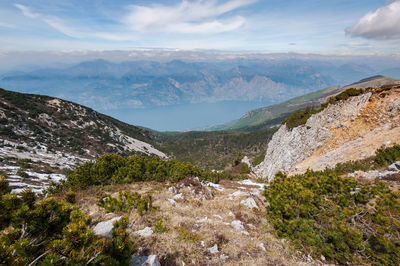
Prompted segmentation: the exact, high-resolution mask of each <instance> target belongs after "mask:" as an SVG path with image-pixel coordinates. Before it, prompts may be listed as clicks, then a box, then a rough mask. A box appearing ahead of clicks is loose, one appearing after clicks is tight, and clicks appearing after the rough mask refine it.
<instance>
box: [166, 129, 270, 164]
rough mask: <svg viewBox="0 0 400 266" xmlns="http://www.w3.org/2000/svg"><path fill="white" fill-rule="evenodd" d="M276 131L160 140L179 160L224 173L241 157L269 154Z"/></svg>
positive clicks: (188, 135)
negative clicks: (225, 169)
mask: <svg viewBox="0 0 400 266" xmlns="http://www.w3.org/2000/svg"><path fill="white" fill-rule="evenodd" d="M275 131H276V129H264V130H258V131H254V132H232V131H228V132H223V131H222V132H221V131H217V132H186V133H177V134H172V135H169V136H168V135H162V136H160V141H162V143H163V149H164V150H166V151H168V152H169V153H170V154H172V155H173V157H174V158H175V159H177V160H181V161H186V162H190V163H192V164H195V165H198V166H200V167H203V168H206V169H224V168H225V167H228V166H229V165H231V164H232V162H233V161H234V160H235V158H236V156H237V154H238V153H241V154H242V155H247V156H249V157H256V156H258V155H260V154H263V153H265V150H266V148H267V145H268V141H269V140H270V138H271V137H272V135H273V134H274V133H275Z"/></svg>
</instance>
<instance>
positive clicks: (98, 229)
mask: <svg viewBox="0 0 400 266" xmlns="http://www.w3.org/2000/svg"><path fill="white" fill-rule="evenodd" d="M120 219H121V216H120V217H114V218H112V219H111V220H108V221H104V222H100V223H98V224H96V226H95V227H94V228H93V233H94V234H95V235H97V236H103V237H106V238H112V229H113V226H114V222H116V221H119V220H120Z"/></svg>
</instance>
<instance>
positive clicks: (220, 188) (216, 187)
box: [204, 182, 225, 192]
mask: <svg viewBox="0 0 400 266" xmlns="http://www.w3.org/2000/svg"><path fill="white" fill-rule="evenodd" d="M204 186H207V187H213V188H215V189H216V190H218V191H220V192H222V191H224V190H225V189H224V188H223V187H221V185H219V184H214V183H211V182H210V183H204Z"/></svg>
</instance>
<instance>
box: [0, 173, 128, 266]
mask: <svg viewBox="0 0 400 266" xmlns="http://www.w3.org/2000/svg"><path fill="white" fill-rule="evenodd" d="M90 223H91V219H90V216H86V215H84V214H83V213H82V212H81V211H80V210H79V208H78V207H77V206H75V205H72V204H69V203H67V202H64V201H63V200H61V199H60V198H56V197H49V198H44V199H40V198H38V197H37V196H36V195H35V194H34V193H33V192H32V191H30V190H26V191H24V192H22V193H21V194H20V195H15V194H10V189H9V187H8V184H7V182H6V181H5V179H4V178H0V265H28V264H30V265H34V264H41V265H72V264H75V265H99V264H100V265H129V262H130V259H131V254H132V253H133V251H134V248H133V245H132V243H131V242H130V240H129V237H128V234H127V233H126V232H125V228H126V227H127V224H128V220H127V218H122V219H121V220H120V221H118V222H117V223H116V224H115V225H114V228H113V231H112V235H113V239H112V240H109V239H105V238H98V237H96V236H95V235H94V233H93V232H92V231H91V230H90Z"/></svg>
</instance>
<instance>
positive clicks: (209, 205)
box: [77, 181, 310, 265]
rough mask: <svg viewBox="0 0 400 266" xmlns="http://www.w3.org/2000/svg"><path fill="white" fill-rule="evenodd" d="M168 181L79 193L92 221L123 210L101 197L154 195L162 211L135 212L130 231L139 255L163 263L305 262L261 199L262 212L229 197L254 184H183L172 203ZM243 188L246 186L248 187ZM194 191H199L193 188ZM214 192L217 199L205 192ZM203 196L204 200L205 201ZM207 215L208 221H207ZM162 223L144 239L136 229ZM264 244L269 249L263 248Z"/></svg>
mask: <svg viewBox="0 0 400 266" xmlns="http://www.w3.org/2000/svg"><path fill="white" fill-rule="evenodd" d="M169 186H170V185H169V184H160V183H136V184H130V185H120V186H107V187H97V188H96V187H93V188H90V189H89V190H86V191H81V192H79V193H78V197H77V198H78V204H79V205H80V206H81V208H82V209H83V210H84V211H85V212H87V213H90V214H91V215H92V216H93V221H94V223H97V222H99V221H102V220H107V219H110V218H112V217H114V216H118V215H121V214H118V213H116V214H106V213H105V212H104V210H103V209H101V208H99V207H97V206H96V201H97V199H98V197H99V196H101V195H104V194H106V193H107V194H108V193H110V194H114V193H116V192H118V190H119V189H122V190H129V191H132V192H133V191H136V192H139V193H141V194H152V197H153V204H154V205H155V206H157V207H159V210H157V211H155V212H153V213H151V214H146V215H144V216H139V215H138V214H137V212H136V211H135V210H132V211H131V212H130V213H129V214H128V215H129V220H130V223H131V224H130V229H129V230H128V232H129V233H130V236H131V238H132V240H133V241H134V242H135V244H136V246H137V247H138V248H137V255H149V254H156V255H157V256H158V258H159V260H160V261H161V264H162V265H183V263H185V264H186V265H300V264H307V265H309V264H310V263H307V262H306V261H305V260H304V259H303V260H302V259H300V258H298V256H295V255H294V252H292V251H291V250H290V248H288V244H287V243H284V242H283V241H281V240H279V239H276V238H275V237H274V236H273V235H272V231H273V230H272V228H271V227H270V225H269V224H268V221H267V220H266V213H265V207H264V206H263V205H262V204H263V201H262V199H261V198H260V197H256V196H252V197H253V198H254V199H255V200H256V202H257V204H258V206H259V210H255V209H253V210H250V209H248V208H247V207H245V206H242V205H241V204H240V201H241V200H242V199H245V198H246V197H247V196H244V197H236V198H234V199H233V200H229V199H228V195H229V194H231V193H233V192H235V191H238V190H239V188H238V187H241V188H242V191H247V192H251V191H254V189H255V187H252V186H244V185H239V184H237V183H236V182H233V181H225V182H222V186H223V187H224V188H225V190H224V191H222V192H221V191H217V190H215V189H214V188H207V187H203V188H202V189H201V190H200V191H199V190H198V189H195V188H194V187H183V188H179V193H183V194H184V199H176V200H175V201H176V202H177V204H176V205H172V204H171V203H170V202H169V201H168V199H172V198H173V197H174V195H175V194H173V193H172V192H169V191H168V187H169ZM244 188H245V189H244ZM195 190H196V192H197V193H195V192H194V191H195ZM210 191H211V192H212V194H213V195H214V198H213V199H206V197H204V194H207V193H209V192H210ZM202 198H203V199H202ZM205 217H207V219H205ZM160 220H162V221H163V224H164V226H165V227H166V229H167V231H166V232H163V233H154V234H153V235H151V236H150V237H140V236H139V235H137V234H136V233H135V231H138V230H141V229H143V228H145V227H147V226H148V227H153V226H154V224H156V223H157V222H159V221H160ZM234 220H240V221H241V222H242V224H243V226H244V231H235V230H234V228H233V227H232V225H231V222H232V221H234ZM215 244H217V245H218V253H216V254H211V253H210V252H209V251H208V248H210V247H212V246H214V245H215ZM260 244H263V245H264V248H265V251H264V250H263V249H262V248H261V247H260Z"/></svg>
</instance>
